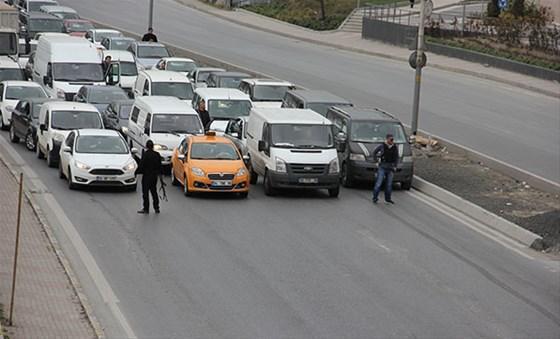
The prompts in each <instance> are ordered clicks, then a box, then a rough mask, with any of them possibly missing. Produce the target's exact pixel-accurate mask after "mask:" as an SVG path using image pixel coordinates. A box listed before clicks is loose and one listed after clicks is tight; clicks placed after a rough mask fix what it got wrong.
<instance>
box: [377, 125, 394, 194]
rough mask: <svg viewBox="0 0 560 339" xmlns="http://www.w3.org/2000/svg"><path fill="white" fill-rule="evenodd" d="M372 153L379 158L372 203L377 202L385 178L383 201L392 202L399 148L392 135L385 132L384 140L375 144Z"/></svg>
mask: <svg viewBox="0 0 560 339" xmlns="http://www.w3.org/2000/svg"><path fill="white" fill-rule="evenodd" d="M373 154H374V156H375V157H376V159H381V161H380V162H379V166H378V168H377V179H376V180H375V186H374V187H373V203H374V204H377V199H378V196H379V191H381V185H383V180H385V190H384V191H385V202H386V203H388V204H394V202H393V200H392V199H391V193H392V191H393V174H394V173H395V171H396V169H397V163H398V161H399V149H398V147H397V146H396V145H395V139H394V138H393V135H392V134H387V137H386V138H385V142H384V143H383V144H381V145H379V146H377V148H376V149H375V151H374V152H373Z"/></svg>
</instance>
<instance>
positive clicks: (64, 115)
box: [51, 111, 103, 130]
mask: <svg viewBox="0 0 560 339" xmlns="http://www.w3.org/2000/svg"><path fill="white" fill-rule="evenodd" d="M51 127H52V128H54V129H60V130H71V129H81V128H103V124H102V123H101V118H100V117H99V114H98V113H96V112H86V111H54V112H52V121H51Z"/></svg>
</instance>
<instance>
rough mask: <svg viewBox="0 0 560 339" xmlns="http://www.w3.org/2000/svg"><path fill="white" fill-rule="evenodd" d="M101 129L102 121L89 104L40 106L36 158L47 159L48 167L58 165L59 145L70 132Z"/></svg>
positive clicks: (51, 103)
mask: <svg viewBox="0 0 560 339" xmlns="http://www.w3.org/2000/svg"><path fill="white" fill-rule="evenodd" d="M82 128H103V119H102V118H101V114H99V112H98V111H97V109H96V108H95V106H93V105H90V104H84V103H78V102H67V101H49V102H46V103H44V104H43V106H41V111H40V112H39V130H38V131H37V158H39V159H43V158H44V157H45V156H46V158H47V164H48V165H49V167H55V166H56V165H57V164H58V160H59V152H60V145H61V144H62V142H63V141H64V139H65V138H66V136H67V135H68V133H70V132H71V131H72V130H75V129H82Z"/></svg>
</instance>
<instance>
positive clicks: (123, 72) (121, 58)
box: [103, 49, 138, 93]
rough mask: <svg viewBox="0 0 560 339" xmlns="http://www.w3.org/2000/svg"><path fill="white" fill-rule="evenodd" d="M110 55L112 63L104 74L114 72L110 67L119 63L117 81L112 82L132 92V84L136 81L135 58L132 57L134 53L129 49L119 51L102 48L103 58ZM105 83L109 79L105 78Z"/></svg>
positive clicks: (108, 81) (136, 68)
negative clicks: (116, 82)
mask: <svg viewBox="0 0 560 339" xmlns="http://www.w3.org/2000/svg"><path fill="white" fill-rule="evenodd" d="M108 56H110V57H111V61H112V63H113V65H111V66H109V68H108V69H107V71H106V74H105V76H108V74H114V73H115V72H113V70H112V69H111V68H112V67H114V65H115V64H119V83H118V84H113V85H118V86H120V87H121V88H122V89H124V90H125V91H127V92H130V93H132V91H133V87H134V84H135V83H136V78H137V77H138V67H137V66H136V60H135V59H134V55H132V53H130V52H129V51H120V50H115V49H113V50H104V51H103V60H105V58H106V57H108ZM105 80H106V82H107V83H110V82H111V81H110V79H109V78H106V79H105Z"/></svg>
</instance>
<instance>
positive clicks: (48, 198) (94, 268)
mask: <svg viewBox="0 0 560 339" xmlns="http://www.w3.org/2000/svg"><path fill="white" fill-rule="evenodd" d="M0 144H2V146H3V148H4V149H5V150H6V151H7V152H8V153H9V154H10V156H11V157H12V158H13V159H14V161H15V162H16V164H17V165H19V166H20V167H21V170H22V171H23V172H25V173H27V175H28V177H29V178H34V179H33V182H34V183H40V186H41V187H44V188H45V191H43V192H46V186H45V185H44V184H43V183H42V182H41V180H40V179H39V176H37V174H36V173H35V171H33V169H31V166H29V164H27V163H26V162H25V160H24V159H23V158H22V157H21V156H20V155H19V154H18V153H17V151H16V150H15V149H14V148H13V147H12V145H10V144H9V143H8V142H7V141H6V140H5V139H4V138H2V137H0ZM41 195H42V196H43V198H44V199H45V202H46V203H47V205H48V206H49V208H50V210H51V211H52V212H53V213H54V214H55V215H56V216H57V219H58V221H59V223H60V226H62V229H63V230H64V232H65V233H66V236H67V237H68V239H69V240H70V242H71V243H72V246H73V247H74V249H75V250H76V252H77V253H78V256H79V257H80V260H81V261H82V263H83V264H84V266H85V268H86V270H87V271H88V273H89V275H90V276H91V278H92V280H93V282H94V283H95V286H96V287H97V289H98V290H99V294H100V295H101V296H102V298H103V301H104V302H105V303H106V304H107V306H108V307H109V309H110V310H111V312H112V313H113V315H114V316H115V318H116V319H117V321H118V322H119V324H120V325H121V326H122V328H123V330H124V332H125V333H126V336H127V338H131V339H136V338H137V337H136V335H135V334H134V331H133V330H132V328H131V327H130V325H129V324H128V321H127V320H126V317H125V316H124V314H123V313H122V311H121V310H120V308H119V306H118V303H119V299H118V298H117V296H116V295H115V293H114V292H113V289H112V288H111V285H109V282H108V281H107V279H106V278H105V276H104V275H103V272H102V271H101V269H100V268H99V266H98V265H97V263H96V262H95V259H94V258H93V255H92V254H91V252H90V251H89V250H88V248H87V246H86V244H85V243H84V241H83V240H82V238H81V237H80V234H79V233H78V231H77V230H76V227H75V226H74V224H72V222H71V221H70V219H69V218H68V216H67V215H66V213H65V212H64V210H63V209H62V207H61V206H60V204H59V203H58V202H57V201H56V199H55V197H54V195H53V194H51V193H43V194H41Z"/></svg>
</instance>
